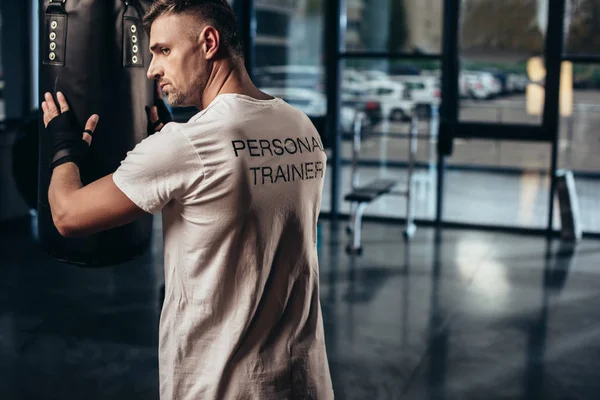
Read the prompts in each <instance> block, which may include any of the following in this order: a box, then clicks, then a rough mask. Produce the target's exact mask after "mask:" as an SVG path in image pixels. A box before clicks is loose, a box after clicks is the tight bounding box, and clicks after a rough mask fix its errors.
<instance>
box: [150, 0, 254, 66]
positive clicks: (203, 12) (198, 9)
mask: <svg viewBox="0 0 600 400" xmlns="http://www.w3.org/2000/svg"><path fill="white" fill-rule="evenodd" d="M182 13H190V14H193V15H195V16H196V17H197V18H198V20H199V21H202V22H204V23H206V24H208V25H211V26H213V27H215V29H216V30H217V31H219V34H220V35H221V43H222V44H223V45H224V47H225V48H226V49H227V50H229V52H230V54H231V55H232V56H234V57H238V58H244V48H243V45H242V40H241V38H240V31H239V27H238V23H237V18H236V17H235V13H234V12H233V9H232V8H231V6H230V5H229V3H227V0H156V1H154V3H152V5H151V6H150V8H149V9H148V11H147V12H146V15H145V16H144V21H143V23H144V29H146V32H147V33H148V34H150V28H151V27H152V23H153V22H154V21H155V20H156V19H157V18H158V17H160V16H162V15H166V14H182Z"/></svg>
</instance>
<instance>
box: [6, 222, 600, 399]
mask: <svg viewBox="0 0 600 400" xmlns="http://www.w3.org/2000/svg"><path fill="white" fill-rule="evenodd" d="M155 229H156V232H157V233H159V229H160V224H159V223H157V224H155ZM29 232H30V230H29V226H28V221H24V220H21V221H16V222H14V223H11V224H4V225H2V226H1V228H0V250H1V251H2V254H3V257H2V264H1V267H0V398H2V399H8V400H29V399H36V400H40V399H61V400H64V399H89V400H93V399H103V400H104V399H113V400H116V399H127V400H135V399H144V400H148V399H157V398H158V369H157V327H158V318H159V311H160V310H159V304H160V294H159V288H160V286H161V284H162V276H161V274H162V272H161V268H162V246H161V240H160V239H157V240H154V242H153V247H152V249H151V250H149V251H148V252H147V253H146V254H145V255H144V256H142V257H141V258H139V259H136V260H134V261H131V262H128V263H126V264H123V265H120V266H117V267H112V268H106V269H96V270H92V269H83V268H79V267H74V266H69V265H64V264H60V263H58V262H56V261H54V260H52V259H50V258H49V257H48V256H46V255H45V254H44V253H43V252H42V251H41V250H40V249H39V248H38V247H37V245H36V244H35V241H34V240H33V239H32V236H31V234H30V233H29ZM401 232H402V227H400V226H396V225H385V224H373V223H365V225H364V232H363V233H364V236H363V237H364V238H365V240H364V243H363V245H364V253H363V255H362V256H361V257H357V258H355V259H352V258H350V257H349V256H348V255H346V254H345V252H344V247H345V244H346V241H347V237H346V234H345V232H344V230H343V226H339V227H336V226H333V225H332V224H331V223H329V222H327V221H324V222H322V224H321V229H320V241H319V252H320V260H321V270H320V271H321V301H322V307H323V314H324V321H325V329H326V337H327V349H328V356H329V362H330V366H331V373H332V377H333V381H334V389H335V391H336V398H338V399H369V400H376V399H460V400H464V399H486V400H487V399H595V398H597V395H598V393H600V379H598V378H599V376H600V375H599V372H598V371H600V307H599V306H598V304H600V269H599V268H598V267H599V266H600V262H599V260H600V241H594V240H584V241H581V242H579V243H578V244H576V245H572V244H568V243H561V242H559V241H553V242H547V241H546V240H545V239H544V238H540V237H535V236H518V235H509V234H501V233H489V232H479V231H466V230H444V231H442V232H439V233H437V234H436V232H435V231H434V230H433V229H430V228H422V227H421V228H419V229H418V231H417V233H416V235H415V237H414V238H413V239H412V241H411V242H410V243H409V244H405V243H404V242H403V240H402V235H401ZM155 237H156V238H160V235H155Z"/></svg>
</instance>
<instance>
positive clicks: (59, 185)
mask: <svg viewBox="0 0 600 400" xmlns="http://www.w3.org/2000/svg"><path fill="white" fill-rule="evenodd" d="M82 187H83V185H82V183H81V178H80V176H79V168H78V167H77V165H75V164H74V163H71V162H70V163H66V164H63V165H60V166H58V167H56V168H55V169H54V171H53V172H52V179H51V180H50V188H49V189H48V202H49V203H50V210H51V211H52V219H53V220H54V224H55V225H56V227H57V228H59V230H60V229H61V225H63V224H64V223H66V221H67V219H68V212H69V210H71V209H72V207H73V205H72V204H70V202H71V201H70V198H71V196H72V195H73V194H74V193H75V192H76V191H77V190H79V189H81V188H82Z"/></svg>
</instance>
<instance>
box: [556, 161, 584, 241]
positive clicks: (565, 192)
mask: <svg viewBox="0 0 600 400" xmlns="http://www.w3.org/2000/svg"><path fill="white" fill-rule="evenodd" d="M554 179H556V197H557V198H558V207H559V209H560V235H561V239H563V240H566V241H579V240H581V238H582V236H583V232H582V228H581V214H580V211H579V199H578V197H577V190H576V189H575V178H574V177H573V172H572V171H568V170H564V169H561V170H558V171H556V177H555V178H554Z"/></svg>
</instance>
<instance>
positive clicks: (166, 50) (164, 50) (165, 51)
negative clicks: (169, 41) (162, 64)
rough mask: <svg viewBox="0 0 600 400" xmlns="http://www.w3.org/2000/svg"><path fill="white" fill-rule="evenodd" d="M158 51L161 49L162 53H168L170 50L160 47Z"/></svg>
mask: <svg viewBox="0 0 600 400" xmlns="http://www.w3.org/2000/svg"><path fill="white" fill-rule="evenodd" d="M160 51H162V53H163V54H164V55H168V54H169V53H170V52H171V50H170V49H160Z"/></svg>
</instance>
